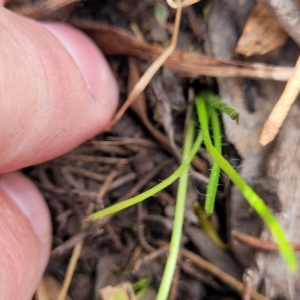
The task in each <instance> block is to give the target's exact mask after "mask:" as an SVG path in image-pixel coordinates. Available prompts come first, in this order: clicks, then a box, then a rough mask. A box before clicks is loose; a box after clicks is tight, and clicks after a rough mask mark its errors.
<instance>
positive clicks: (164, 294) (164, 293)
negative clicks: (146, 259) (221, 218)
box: [156, 119, 195, 300]
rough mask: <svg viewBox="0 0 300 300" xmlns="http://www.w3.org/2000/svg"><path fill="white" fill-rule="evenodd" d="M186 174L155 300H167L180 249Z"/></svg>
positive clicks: (187, 148) (190, 130)
mask: <svg viewBox="0 0 300 300" xmlns="http://www.w3.org/2000/svg"><path fill="white" fill-rule="evenodd" d="M194 123H195V122H194V120H193V119H192V120H189V124H188V127H187V130H186V136H185V141H184V147H183V154H182V161H183V162H184V161H185V157H186V156H188V154H189V153H190V152H191V147H192V143H193V138H194V131H195V124H194ZM188 173H189V168H188V167H187V168H185V169H184V171H183V172H182V175H181V176H180V178H179V183H178V190H177V199H176V207H175V209H176V210H175V217H174V227H173V231H172V237H171V242H170V250H169V256H168V259H167V262H166V266H165V270H164V274H163V277H162V281H161V284H160V288H159V291H158V294H157V297H156V300H165V299H168V295H169V291H170V288H171V284H172V279H173V276H174V272H175V268H176V264H177V259H178V253H179V249H180V242H181V235H182V226H183V220H184V210H185V209H184V208H185V199H186V193H187V186H188V181H189V178H188Z"/></svg>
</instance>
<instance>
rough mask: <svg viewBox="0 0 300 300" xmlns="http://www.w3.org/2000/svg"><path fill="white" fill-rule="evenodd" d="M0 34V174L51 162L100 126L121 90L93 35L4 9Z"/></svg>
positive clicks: (1, 12) (1, 10) (0, 21)
mask: <svg viewBox="0 0 300 300" xmlns="http://www.w3.org/2000/svg"><path fill="white" fill-rule="evenodd" d="M50 31H51V32H50ZM0 32H1V39H0V65H1V70H0V99H1V100H0V101H1V102H0V103H1V110H0V128H1V131H0V140H1V144H0V173H4V172H8V171H12V170H16V169H19V168H22V167H24V166H28V165H32V164H37V163H40V162H42V161H45V160H49V159H50V158H53V157H55V156H58V155H60V154H62V153H64V152H66V151H68V150H70V149H71V148H74V147H75V146H77V145H78V144H80V143H82V142H83V141H84V140H86V139H88V138H90V137H92V136H93V135H95V134H96V133H98V132H99V131H100V130H101V129H103V128H104V127H105V125H106V124H107V123H108V121H109V120H110V118H111V117H112V114H113V113H114V111H115V109H116V105H117V95H118V89H117V85H116V82H115V80H114V79H113V76H112V73H111V71H110V69H109V67H108V65H107V63H106V61H105V59H104V57H103V55H101V54H100V53H99V51H98V49H97V48H96V46H95V45H94V44H93V42H92V41H91V40H89V39H88V38H87V37H86V36H85V35H84V34H82V33H81V32H79V31H78V30H76V29H74V28H71V27H68V26H66V25H61V24H47V25H44V26H42V25H41V24H38V23H36V22H34V21H31V20H28V19H26V18H23V17H21V16H17V15H15V14H13V13H11V12H10V11H7V10H6V9H4V8H0Z"/></svg>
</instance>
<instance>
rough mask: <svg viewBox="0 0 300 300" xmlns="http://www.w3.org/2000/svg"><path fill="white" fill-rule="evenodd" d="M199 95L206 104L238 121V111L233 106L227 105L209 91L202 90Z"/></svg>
mask: <svg viewBox="0 0 300 300" xmlns="http://www.w3.org/2000/svg"><path fill="white" fill-rule="evenodd" d="M199 97H202V98H203V99H204V101H205V102H206V103H207V104H208V106H211V107H213V108H215V109H217V110H219V111H221V112H222V113H225V114H226V115H228V116H229V117H230V118H231V119H232V120H235V121H236V122H237V123H238V122H239V112H238V111H237V110H236V109H235V108H234V107H232V106H229V105H227V104H226V103H225V102H223V101H222V100H220V99H219V98H218V97H217V96H215V95H214V94H212V93H211V92H202V93H201V94H200V96H199Z"/></svg>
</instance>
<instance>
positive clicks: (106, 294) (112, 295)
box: [99, 282, 137, 300]
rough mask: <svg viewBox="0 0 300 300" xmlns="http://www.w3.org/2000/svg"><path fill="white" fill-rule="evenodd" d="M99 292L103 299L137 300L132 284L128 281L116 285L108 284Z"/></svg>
mask: <svg viewBox="0 0 300 300" xmlns="http://www.w3.org/2000/svg"><path fill="white" fill-rule="evenodd" d="M99 293H100V296H101V297H102V299H103V300H137V298H136V296H135V294H134V291H133V289H132V285H131V284H130V283H128V282H123V283H120V284H119V285H117V286H115V287H112V286H107V287H105V288H102V289H101V290H100V291H99Z"/></svg>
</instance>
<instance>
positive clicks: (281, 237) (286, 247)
mask: <svg viewBox="0 0 300 300" xmlns="http://www.w3.org/2000/svg"><path fill="white" fill-rule="evenodd" d="M196 108H197V112H198V118H199V122H200V125H201V130H202V134H203V140H204V144H205V147H206V150H207V152H208V153H209V155H210V156H211V157H212V159H213V160H214V161H215V162H216V163H217V164H218V165H219V167H220V168H221V169H222V170H223V171H224V172H225V173H226V174H227V175H228V177H229V178H230V179H231V180H232V182H233V183H234V184H235V185H236V186H237V187H238V188H239V190H240V191H241V193H242V195H243V196H244V197H245V199H246V200H247V201H248V202H249V204H250V205H251V207H252V208H253V209H254V210H255V211H256V212H257V214H258V215H259V216H260V217H261V218H262V220H263V221H264V222H265V223H266V225H267V226H268V228H269V230H270V231H271V233H272V234H273V236H274V238H275V240H276V241H277V243H278V247H279V249H280V252H281V255H282V256H283V258H284V260H285V261H286V263H287V265H288V267H289V269H290V270H291V271H296V270H297V269H298V262H297V259H296V255H295V253H294V251H293V250H292V248H291V245H290V244H289V242H288V241H287V238H286V236H285V234H284V232H283V229H282V228H281V226H280V224H279V223H278V222H277V220H276V219H275V217H274V216H273V214H272V213H271V211H270V210H269V208H268V207H267V205H266V204H265V203H264V201H263V200H262V199H261V198H260V197H259V196H258V195H257V194H256V193H255V192H254V191H253V190H252V189H251V187H250V186H249V185H248V184H247V183H246V182H245V181H244V180H243V179H242V177H241V176H240V175H239V174H238V173H237V172H236V171H235V169H234V168H233V167H232V166H231V165H230V164H229V162H228V161H227V160H226V159H224V157H223V156H222V155H220V153H219V152H218V151H217V150H216V149H215V147H214V146H213V144H212V142H211V139H210V135H209V128H208V113H207V104H206V103H205V101H204V99H203V97H202V96H198V97H196Z"/></svg>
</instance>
